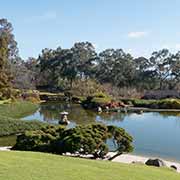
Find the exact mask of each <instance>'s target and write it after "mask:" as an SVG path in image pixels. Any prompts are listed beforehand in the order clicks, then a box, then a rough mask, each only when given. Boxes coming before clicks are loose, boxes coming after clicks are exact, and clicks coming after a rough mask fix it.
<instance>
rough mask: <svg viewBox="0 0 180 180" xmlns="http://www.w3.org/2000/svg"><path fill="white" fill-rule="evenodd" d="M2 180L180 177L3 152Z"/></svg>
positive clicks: (161, 171) (164, 172) (150, 169)
mask: <svg viewBox="0 0 180 180" xmlns="http://www.w3.org/2000/svg"><path fill="white" fill-rule="evenodd" d="M0 159H1V168H0V180H4V179H7V180H8V179H9V180H17V179H18V180H24V179H26V180H49V179H51V180H59V179H61V180H81V179H83V180H97V179H98V180H112V179H113V180H125V179H126V180H179V179H180V174H178V173H176V172H174V171H172V170H170V169H166V168H154V167H147V166H144V165H134V164H121V163H115V162H107V161H93V160H86V159H78V158H71V157H62V156H58V155H51V154H43V153H32V152H16V151H15V152H0Z"/></svg>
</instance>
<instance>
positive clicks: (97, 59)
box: [0, 19, 180, 96]
mask: <svg viewBox="0 0 180 180" xmlns="http://www.w3.org/2000/svg"><path fill="white" fill-rule="evenodd" d="M77 79H78V80H81V81H84V80H87V79H95V80H96V81H97V82H98V83H100V84H107V83H109V84H111V85H112V86H113V87H117V88H123V87H127V88H137V89H139V90H143V89H145V90H150V89H151V90H152V89H153V90H156V89H161V90H162V89H163V90H164V89H170V90H172V89H173V90H179V89H180V51H179V52H177V53H175V54H173V53H171V52H170V51H169V50H168V49H162V50H160V51H156V52H153V53H152V54H151V56H150V58H146V57H143V56H142V57H138V58H134V57H133V56H132V55H131V54H130V53H126V52H125V51H124V50H122V49H106V50H104V51H102V52H99V53H98V52H97V51H96V50H95V47H94V46H93V44H92V43H90V42H77V43H75V44H74V45H73V46H72V47H71V48H69V49H64V48H61V47H58V48H57V49H48V48H45V49H43V50H42V52H41V53H40V55H39V57H38V58H33V57H30V58H28V59H27V60H22V59H21V57H20V56H19V54H18V48H17V42H16V41H15V39H14V35H13V27H12V25H11V23H10V22H8V20H7V19H0V92H1V94H0V96H3V94H6V95H8V93H9V94H10V92H9V89H10V88H9V87H14V88H20V89H35V88H37V87H50V88H55V89H71V88H72V87H73V84H74V82H75V80H77Z"/></svg>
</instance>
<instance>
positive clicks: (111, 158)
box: [108, 152, 122, 161]
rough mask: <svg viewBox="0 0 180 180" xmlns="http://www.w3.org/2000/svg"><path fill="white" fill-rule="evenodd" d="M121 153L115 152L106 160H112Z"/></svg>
mask: <svg viewBox="0 0 180 180" xmlns="http://www.w3.org/2000/svg"><path fill="white" fill-rule="evenodd" d="M121 154H122V153H119V152H118V153H116V154H115V155H114V156H112V157H110V158H108V161H112V160H113V159H115V158H116V157H118V156H120V155H121Z"/></svg>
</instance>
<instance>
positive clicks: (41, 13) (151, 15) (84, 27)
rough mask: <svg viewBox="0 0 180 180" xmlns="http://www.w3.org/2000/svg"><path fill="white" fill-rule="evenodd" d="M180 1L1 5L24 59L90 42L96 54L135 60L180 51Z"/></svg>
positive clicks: (58, 0) (54, 0) (50, 0)
mask: <svg viewBox="0 0 180 180" xmlns="http://www.w3.org/2000/svg"><path fill="white" fill-rule="evenodd" d="M179 7H180V1H179V0H89V1H88V0H30V1H25V0H16V1H12V0H6V1H5V0H0V17H1V18H2V17H3V18H7V19H8V20H9V21H10V22H11V23H12V24H13V27H14V34H15V38H16V40H17V42H18V47H19V50H20V55H21V56H22V57H23V58H27V57H29V56H34V57H37V56H38V54H39V53H40V52H41V50H42V49H43V48H46V47H47V48H56V47H58V46H61V47H63V48H70V47H72V46H73V44H74V42H79V41H90V42H92V43H93V44H94V45H95V47H96V49H97V51H101V50H104V49H106V48H122V49H124V50H125V51H126V52H130V53H131V54H132V55H134V56H140V55H144V56H149V55H150V54H151V53H152V51H155V50H158V49H161V48H169V49H170V50H171V51H178V50H180V10H179Z"/></svg>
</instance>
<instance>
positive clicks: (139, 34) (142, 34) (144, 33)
mask: <svg viewBox="0 0 180 180" xmlns="http://www.w3.org/2000/svg"><path fill="white" fill-rule="evenodd" d="M148 34H149V33H148V32H147V31H136V32H129V33H128V37H129V38H136V39H137V38H142V37H146V36H147V35H148Z"/></svg>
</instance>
